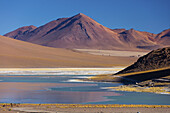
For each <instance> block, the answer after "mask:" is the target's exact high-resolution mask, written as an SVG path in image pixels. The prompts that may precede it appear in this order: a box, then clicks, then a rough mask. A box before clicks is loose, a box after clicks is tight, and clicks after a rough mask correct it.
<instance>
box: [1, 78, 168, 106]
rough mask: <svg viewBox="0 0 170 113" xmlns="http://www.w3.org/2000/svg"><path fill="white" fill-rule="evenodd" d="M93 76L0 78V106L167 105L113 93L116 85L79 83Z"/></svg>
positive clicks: (156, 97)
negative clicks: (23, 104)
mask: <svg viewBox="0 0 170 113" xmlns="http://www.w3.org/2000/svg"><path fill="white" fill-rule="evenodd" d="M90 76H93V75H43V76H39V75H31V76H29V75H24V76H21V75H15V76H12V75H11V76H1V77H0V103H60V104H154V105H170V95H167V94H154V93H143V92H142V93H139V92H123V91H113V90H109V89H107V87H112V86H118V85H121V84H120V83H102V82H82V81H77V80H79V79H83V78H87V77H90Z"/></svg>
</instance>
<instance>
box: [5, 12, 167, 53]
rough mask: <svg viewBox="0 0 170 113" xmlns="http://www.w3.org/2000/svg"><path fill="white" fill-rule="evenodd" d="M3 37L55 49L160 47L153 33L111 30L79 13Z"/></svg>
mask: <svg viewBox="0 0 170 113" xmlns="http://www.w3.org/2000/svg"><path fill="white" fill-rule="evenodd" d="M5 36H7V37H11V38H15V39H18V40H24V41H28V42H31V43H35V44H39V45H44V46H49V47H56V48H79V49H80V48H84V49H85V48H86V49H87V48H90V49H92V48H93V49H117V50H139V49H153V48H158V47H162V46H163V45H160V44H159V43H157V41H156V40H155V36H156V34H152V33H148V32H140V31H136V30H134V29H130V30H125V29H114V30H112V29H109V28H107V27H104V26H103V25H101V24H99V23H97V22H96V21H94V20H93V19H91V18H90V17H88V16H86V15H84V14H82V13H80V14H78V15H75V16H73V17H70V18H60V19H57V20H54V21H52V22H49V23H47V24H45V25H43V26H40V27H38V28H36V29H32V30H30V31H25V32H20V33H18V31H17V30H15V31H13V32H10V33H8V34H5ZM168 37H169V36H168ZM167 39H168V40H169V38H167Z"/></svg>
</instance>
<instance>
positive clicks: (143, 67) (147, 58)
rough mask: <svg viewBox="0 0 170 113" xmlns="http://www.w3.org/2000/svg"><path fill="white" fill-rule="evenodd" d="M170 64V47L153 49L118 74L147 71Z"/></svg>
mask: <svg viewBox="0 0 170 113" xmlns="http://www.w3.org/2000/svg"><path fill="white" fill-rule="evenodd" d="M169 66H170V47H166V48H161V49H157V50H153V51H151V52H150V53H148V54H147V55H144V56H142V57H140V58H139V59H138V60H137V62H135V63H134V64H132V65H131V66H129V67H127V68H125V69H124V70H122V71H120V72H118V73H117V74H124V73H131V72H139V71H147V70H153V69H159V68H164V67H169ZM169 72H170V70H169Z"/></svg>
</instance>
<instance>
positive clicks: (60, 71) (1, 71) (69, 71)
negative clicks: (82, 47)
mask: <svg viewBox="0 0 170 113" xmlns="http://www.w3.org/2000/svg"><path fill="white" fill-rule="evenodd" d="M123 68H125V67H112V68H0V75H18V74H19V75H97V74H112V73H115V72H117V71H120V70H122V69H123Z"/></svg>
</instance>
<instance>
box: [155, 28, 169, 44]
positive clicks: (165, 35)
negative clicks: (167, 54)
mask: <svg viewBox="0 0 170 113" xmlns="http://www.w3.org/2000/svg"><path fill="white" fill-rule="evenodd" d="M155 40H156V41H157V42H158V43H159V44H162V45H165V46H169V45H170V29H167V30H164V31H163V32H161V33H159V34H158V35H157V36H156V38H155Z"/></svg>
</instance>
